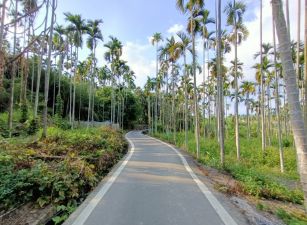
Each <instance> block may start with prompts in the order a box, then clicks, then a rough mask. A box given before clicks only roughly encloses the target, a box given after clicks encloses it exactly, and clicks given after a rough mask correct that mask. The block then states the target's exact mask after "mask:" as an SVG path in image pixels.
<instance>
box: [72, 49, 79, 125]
mask: <svg viewBox="0 0 307 225" xmlns="http://www.w3.org/2000/svg"><path fill="white" fill-rule="evenodd" d="M78 58H79V48H78V47H76V59H75V70H74V84H73V96H72V117H71V118H72V123H71V125H72V126H71V128H72V129H74V124H75V112H76V76H77V64H78Z"/></svg>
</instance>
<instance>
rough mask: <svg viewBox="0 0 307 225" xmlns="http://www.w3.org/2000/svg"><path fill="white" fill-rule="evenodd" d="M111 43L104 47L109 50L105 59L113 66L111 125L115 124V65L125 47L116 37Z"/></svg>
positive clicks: (111, 38) (111, 39) (112, 38)
mask: <svg viewBox="0 0 307 225" xmlns="http://www.w3.org/2000/svg"><path fill="white" fill-rule="evenodd" d="M109 38H110V41H109V42H108V43H106V44H105V45H104V47H106V48H107V49H108V50H107V51H106V52H105V54H104V57H105V60H106V61H107V62H109V63H110V64H111V71H112V81H111V86H112V97H111V123H115V93H114V88H115V84H116V83H115V81H116V79H115V77H116V67H115V65H116V64H118V62H119V60H120V57H121V55H122V49H123V45H122V43H121V42H120V41H119V40H118V39H117V38H115V37H113V36H110V37H109Z"/></svg>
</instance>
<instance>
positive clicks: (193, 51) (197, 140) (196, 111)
mask: <svg viewBox="0 0 307 225" xmlns="http://www.w3.org/2000/svg"><path fill="white" fill-rule="evenodd" d="M192 23H193V21H192ZM191 33H192V55H193V57H192V58H193V81H194V82H193V90H194V96H193V97H194V114H195V121H194V122H195V141H196V157H197V158H199V152H200V145H199V118H198V96H197V88H196V85H197V84H196V50H195V33H194V30H193V26H191Z"/></svg>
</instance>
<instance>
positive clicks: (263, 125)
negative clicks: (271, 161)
mask: <svg viewBox="0 0 307 225" xmlns="http://www.w3.org/2000/svg"><path fill="white" fill-rule="evenodd" d="M262 64H263V53H262V0H260V77H261V78H260V92H261V93H260V94H261V96H260V107H261V109H260V110H261V148H262V152H263V155H264V151H265V118H264V116H265V114H264V79H263V72H262V66H261V65H262Z"/></svg>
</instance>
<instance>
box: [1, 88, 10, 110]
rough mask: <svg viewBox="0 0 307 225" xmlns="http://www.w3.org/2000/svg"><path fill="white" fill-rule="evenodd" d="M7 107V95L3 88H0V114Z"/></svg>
mask: <svg viewBox="0 0 307 225" xmlns="http://www.w3.org/2000/svg"><path fill="white" fill-rule="evenodd" d="M8 105H9V93H8V92H7V91H6V89H4V88H0V112H4V111H5V110H6V109H7V107H8Z"/></svg>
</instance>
